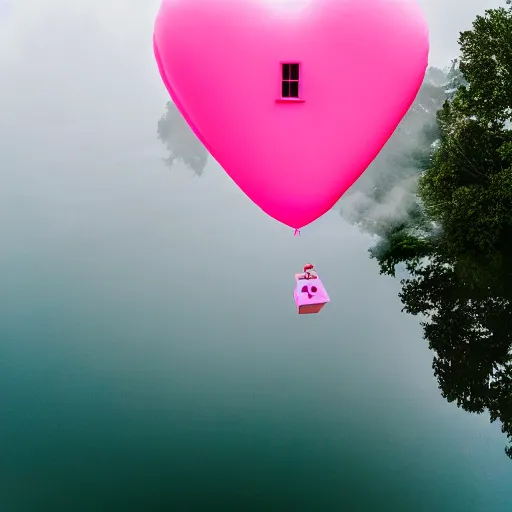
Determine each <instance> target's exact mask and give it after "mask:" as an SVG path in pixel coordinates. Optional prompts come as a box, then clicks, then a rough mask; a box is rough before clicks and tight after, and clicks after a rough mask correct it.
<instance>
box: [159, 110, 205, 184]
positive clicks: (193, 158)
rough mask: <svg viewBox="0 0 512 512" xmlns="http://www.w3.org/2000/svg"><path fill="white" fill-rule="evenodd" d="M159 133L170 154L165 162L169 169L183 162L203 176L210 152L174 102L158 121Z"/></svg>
mask: <svg viewBox="0 0 512 512" xmlns="http://www.w3.org/2000/svg"><path fill="white" fill-rule="evenodd" d="M157 133H158V138H159V139H160V140H161V141H162V142H163V143H164V144H165V145H166V147H167V150H168V151H169V153H170V155H169V157H168V158H167V159H166V160H165V162H166V164H167V165H168V166H169V167H172V165H173V164H174V162H175V161H176V160H181V161H182V162H183V163H184V164H185V165H186V166H188V167H190V168H191V169H192V170H193V171H194V172H195V173H196V174H197V175H198V176H201V175H202V174H203V172H204V168H205V167H206V162H207V160H208V152H207V151H206V149H205V147H204V146H203V144H202V143H201V142H200V141H199V139H198V138H197V137H196V136H195V134H194V132H193V131H192V130H191V129H190V127H189V125H188V124H187V122H186V121H185V119H184V118H183V116H182V115H181V113H180V111H179V110H178V109H177V108H176V106H175V105H174V103H172V101H169V102H168V103H167V105H166V110H165V113H164V114H163V115H162V117H161V118H160V120H159V121H158V128H157Z"/></svg>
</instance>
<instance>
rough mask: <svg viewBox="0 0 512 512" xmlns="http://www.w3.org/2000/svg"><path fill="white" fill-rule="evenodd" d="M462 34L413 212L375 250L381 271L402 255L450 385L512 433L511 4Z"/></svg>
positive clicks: (406, 296) (410, 297) (391, 268)
mask: <svg viewBox="0 0 512 512" xmlns="http://www.w3.org/2000/svg"><path fill="white" fill-rule="evenodd" d="M508 3H509V5H510V2H508ZM459 43H460V46H461V59H460V64H459V63H458V62H457V61H454V62H453V65H452V68H451V70H450V73H449V74H448V83H447V84H446V86H447V87H448V92H449V94H448V99H447V101H446V102H445V103H444V105H443V107H442V109H441V110H440V111H439V112H438V115H437V124H438V129H439V141H438V144H437V145H436V146H435V147H434V149H433V152H432V155H431V156H430V158H429V163H428V165H427V166H426V167H427V168H426V170H425V172H424V173H423V174H422V176H421V178H420V179H419V185H418V197H417V202H416V209H415V210H413V212H414V215H409V216H408V217H407V218H406V219H405V220H404V219H402V220H401V221H400V222H397V223H395V224H394V225H390V226H388V228H387V230H385V231H383V230H381V234H382V233H383V237H382V239H381V241H380V242H379V243H378V244H377V246H375V247H373V248H372V249H371V255H372V257H374V258H376V259H377V260H378V262H379V264H380V267H381V273H386V274H389V275H395V267H396V265H398V264H404V265H405V266H406V268H407V270H408V277H407V278H405V279H403V280H402V281H401V284H402V291H401V293H400V298H401V300H402V303H403V304H404V311H406V312H408V313H410V314H413V315H419V314H421V315H423V316H424V318H425V321H424V322H422V325H423V331H424V337H425V339H426V340H427V341H428V344H429V347H430V348H431V349H432V350H433V351H434V353H435V356H434V360H433V370H434V374H435V376H436V377H437V380H438V383H439V386H440V389H441V392H442V395H443V396H444V397H445V398H446V399H447V400H448V401H450V402H456V403H457V405H458V406H459V407H461V408H463V409H464V410H466V411H468V412H474V413H482V412H484V411H485V410H487V411H488V412H489V413H490V419H491V421H492V422H493V421H496V420H499V421H500V422H501V426H502V431H503V432H504V433H505V434H506V435H507V437H508V439H509V441H511V442H512V266H511V264H510V262H511V261H512V131H511V130H510V129H508V128H507V127H508V125H507V123H510V119H511V113H512V53H511V51H512V8H508V9H502V8H500V9H493V10H488V11H486V12H485V15H484V16H478V17H477V18H476V20H475V22H474V23H473V28H472V30H470V31H466V32H463V33H461V36H460V39H459ZM453 86H455V91H454V90H451V89H453V88H454V87H453ZM450 87H451V89H450ZM505 451H506V453H507V455H508V456H509V457H510V458H512V445H510V446H508V447H507V448H506V449H505Z"/></svg>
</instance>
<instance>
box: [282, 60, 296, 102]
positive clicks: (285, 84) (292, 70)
mask: <svg viewBox="0 0 512 512" xmlns="http://www.w3.org/2000/svg"><path fill="white" fill-rule="evenodd" d="M281 97H283V98H298V97H299V64H298V63H286V64H282V84H281Z"/></svg>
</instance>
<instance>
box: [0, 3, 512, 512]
mask: <svg viewBox="0 0 512 512" xmlns="http://www.w3.org/2000/svg"><path fill="white" fill-rule="evenodd" d="M37 14H38V15H42V14H43V13H42V11H38V12H37ZM66 15H67V16H68V17H70V18H72V19H73V20H74V23H75V25H73V24H72V23H70V25H69V26H62V25H60V24H59V23H58V22H57V21H55V20H54V19H53V18H52V17H51V16H50V15H48V16H47V18H44V22H41V21H39V22H38V23H39V24H37V23H36V21H35V20H36V15H35V14H34V15H33V17H32V18H31V17H30V16H28V17H27V18H26V19H24V22H26V30H29V29H31V28H32V29H34V27H39V32H36V34H39V35H38V36H37V37H36V35H33V36H29V35H27V33H25V35H23V36H21V35H20V34H21V33H20V32H15V31H11V32H10V33H9V34H8V36H9V37H10V38H11V39H9V41H10V42H11V45H12V46H11V48H12V51H11V52H6V51H3V50H2V53H1V54H0V55H1V57H2V60H1V61H0V66H1V67H0V76H2V77H6V76H8V77H9V79H8V80H5V79H4V78H2V79H1V80H0V112H1V113H2V114H1V115H0V180H1V181H0V243H1V251H0V394H1V400H0V406H1V407H0V510H1V511H2V512H25V511H26V512H39V511H42V512H45V511H53V512H60V511H63V512H64V511H65V512H69V511H73V512H81V511H91V512H92V511H95V512H96V511H97V512H103V511H117V510H119V511H124V512H127V511H132V510H133V511H161V510H162V511H164V510H165V511H167V510H173V511H174V510H176V511H184V512H188V511H196V510H198V511H199V510H205V511H213V510H237V511H238V510H240V511H244V512H245V511H252V510H254V511H263V510H265V511H270V510H276V511H284V510H294V511H326V512H331V511H332V512H337V511H342V512H344V511H347V512H352V511H354V512H359V511H364V512H366V511H368V512H370V511H371V512H373V511H388V510H389V511H394V512H398V511H404V512H409V511H417V512H423V511H424V512H444V511H446V512H448V511H449V512H458V511H460V512H488V511H489V512H490V511H493V512H501V511H504V512H505V511H509V510H510V508H511V505H510V504H511V502H512V490H511V489H512V487H511V481H512V462H511V461H510V460H508V459H507V458H506V457H505V455H504V453H503V446H504V441H505V440H504V438H503V436H502V435H501V433H500V432H499V427H498V426H496V425H489V422H488V419H487V417H486V416H481V417H479V416H470V415H467V414H466V413H464V412H462V411H460V410H458V409H457V408H456V407H455V406H454V405H450V404H447V403H446V402H445V400H444V399H443V398H441V396H440V395H439V392H438V389H437V384H436V382H435V379H434V378H433V376H432V370H431V359H432V355H431V354H430V353H429V351H428V349H427V347H426V346H425V343H424V342H423V341H422V339H421V329H420V326H419V325H418V320H417V319H415V318H411V317H408V316H405V315H403V314H401V313H400V309H401V304H400V301H399V299H398V297H397V293H398V291H399V283H398V282H397V281H394V280H391V279H387V278H384V277H380V276H379V274H378V268H377V264H376V263H375V262H374V261H371V260H369V259H368V257H367V252H366V251H367V248H368V247H369V245H370V244H371V240H369V239H368V238H366V237H364V236H363V235H361V234H360V233H359V232H358V231H357V230H355V229H354V228H353V227H350V226H349V225H348V224H346V223H345V222H344V221H343V220H342V219H341V218H340V216H339V215H338V214H337V213H336V212H332V213H331V214H329V215H326V216H325V217H324V218H322V219H321V220H319V221H318V222H317V223H315V224H314V225H313V226H311V227H310V228H308V229H305V230H304V231H303V236H302V237H301V238H294V237H293V236H292V234H293V233H292V231H291V230H290V229H287V228H285V227H283V226H281V225H278V224H277V223H276V222H274V221H272V220H271V219H269V218H267V217H266V216H265V215H263V214H262V213H261V212H260V211H259V210H258V209H257V208H256V207H255V206H254V205H253V204H252V203H251V202H250V201H249V200H248V199H246V198H245V196H243V194H241V193H240V192H239V190H238V189H237V188H236V186H235V185H234V184H233V183H232V182H231V181H230V180H229V179H228V178H227V177H226V176H225V175H224V174H223V172H222V171H221V170H220V169H219V167H218V166H217V164H216V163H215V162H212V161H210V162H209V164H208V166H207V168H206V170H205V173H204V176H203V177H201V178H197V177H195V176H194V175H193V173H192V172H190V171H189V170H187V169H184V168H183V167H180V166H179V165H176V166H175V167H174V168H173V169H172V170H169V169H168V168H166V167H165V166H164V165H163V164H162V163H161V162H160V160H159V158H160V157H162V156H165V155H164V154H163V153H162V148H161V145H160V144H159V142H158V141H157V140H156V134H155V130H156V122H157V121H158V118H159V117H160V115H161V114H162V112H163V110H164V105H165V101H166V100H167V95H166V93H165V91H164V90H163V87H162V85H161V82H160V80H159V77H158V76H157V74H156V67H155V65H154V62H153V60H152V55H151V47H150V45H149V44H147V41H146V39H145V38H146V36H147V34H146V32H144V33H137V34H135V35H134V36H133V40H130V41H129V42H124V41H123V40H122V39H121V38H120V37H117V36H119V35H120V34H121V33H125V32H126V26H125V27H124V31H125V32H122V31H121V30H119V31H118V32H119V33H118V32H116V31H115V30H114V31H110V32H108V33H107V32H106V33H105V34H102V33H101V34H99V35H97V37H96V39H95V42H94V45H92V46H88V45H87V44H86V42H85V41H84V40H82V39H80V40H79V39H77V38H75V39H73V40H74V41H75V45H74V46H73V47H72V48H71V49H70V48H69V47H68V46H66V45H63V44H62V41H63V40H64V38H65V37H68V36H69V37H71V34H72V33H73V30H75V29H76V27H78V26H80V27H85V28H87V27H88V26H89V25H91V24H92V23H93V16H92V14H90V13H89V14H88V11H86V10H85V9H84V12H81V11H78V14H72V13H71V11H69V12H68V11H66ZM73 16H75V17H74V18H73ZM152 16H153V12H148V13H147V18H148V19H147V20H142V23H148V20H150V19H151V18H152ZM19 23H20V24H18V25H15V26H16V28H17V29H18V30H19V29H20V28H21V22H19ZM31 23H32V25H31ZM91 26H92V25H91ZM94 26H95V25H94ZM41 27H43V28H44V29H45V32H44V34H45V37H44V38H41V37H40V36H41V34H42V28H41ZM70 27H71V28H70ZM73 27H75V29H73ZM34 30H35V29H34ZM148 30H150V27H149V29H148ZM139 32H140V31H139ZM4 36H5V34H4ZM4 40H5V41H7V36H5V38H4V39H0V41H1V42H2V43H3V42H4ZM143 41H144V42H143ZM107 42H108V44H107ZM100 44H102V45H104V46H102V48H103V47H104V48H105V49H104V51H103V52H99V53H98V48H99V47H100ZM4 48H5V47H4ZM70 55H72V56H73V58H71V57H70ZM77 76H79V77H82V78H81V79H77V78H76V77H77ZM71 77H74V78H73V79H72V78H71ZM309 261H312V262H314V263H315V264H316V266H317V268H318V270H319V272H320V274H321V276H322V278H323V280H324V282H325V285H326V287H327V289H328V292H329V293H330V295H331V300H332V303H331V304H330V305H329V306H328V307H326V308H325V310H324V311H322V313H321V314H320V315H318V316H310V317H298V316H297V315H296V313H295V309H294V304H293V298H292V290H293V274H294V273H295V272H297V271H298V270H300V268H301V266H302V265H303V264H304V263H306V262H309Z"/></svg>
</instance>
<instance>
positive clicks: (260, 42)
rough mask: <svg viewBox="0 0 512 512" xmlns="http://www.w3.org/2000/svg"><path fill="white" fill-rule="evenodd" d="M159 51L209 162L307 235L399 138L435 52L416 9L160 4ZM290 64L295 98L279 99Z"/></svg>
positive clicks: (196, 0)
mask: <svg viewBox="0 0 512 512" xmlns="http://www.w3.org/2000/svg"><path fill="white" fill-rule="evenodd" d="M154 49H155V56H156V59H157V62H158V66H159V70H160V74H161V76H162V78H163V80H164V83H165V85H166V87H167V89H168V91H169V93H170V95H171V97H172V99H173V101H174V102H175V104H176V106H177V107H178V108H179V109H180V111H181V113H182V114H183V116H184V117H185V119H186V120H187V122H188V123H189V125H190V126H191V128H192V130H193V131H194V132H195V134H196V135H197V136H198V137H199V139H200V140H201V141H202V143H203V144H204V145H205V147H206V148H207V149H208V151H209V152H210V154H211V155H212V156H213V157H214V158H215V159H216V160H217V161H218V162H219V164H220V165H221V166H222V167H223V168H224V170H225V171H226V172H227V173H228V174H229V176H231V178H232V179H233V180H234V181H235V183H236V184H237V185H238V186H239V187H240V188H241V189H242V190H243V191H244V192H245V194H247V196H248V197H249V198H250V199H251V200H252V201H254V202H255V203H256V204H257V205H259V206H260V208H261V209H262V210H263V211H265V212H266V213H267V214H268V215H270V216H271V217H273V218H275V219H277V220H279V221H281V222H283V223H284V224H287V225H288V226H291V227H293V228H301V227H303V226H305V225H307V224H309V223H310V222H312V221H314V220H315V219H317V218H318V217H320V216H321V215H323V214H324V213H325V212H326V211H328V210H329V209H330V208H332V206H333V205H334V204H335V203H336V202H337V201H338V199H339V198H340V197H341V196H342V195H343V193H344V192H345V191H346V190H347V189H348V188H349V187H350V186H351V185H352V184H353V183H354V181H356V180H357V178H358V177H359V176H360V175H361V174H362V173H363V171H364V170H365V169H366V168H367V167H368V165H369V164H370V163H371V161H372V160H373V159H374V158H375V157H376V156H377V154H378V152H379V151H380V150H381V148H382V146H383V145H384V144H385V143H386V141H387V140H388V138H389V137H390V136H391V134H392V133H393V131H394V130H395V128H396V126H397V125H398V123H399V122H400V120H401V119H402V117H403V116H404V115H405V113H406V112H407V110H408V109H409V107H410V106H411V104H412V102H413V101H414V98H415V97H416V94H417V92H418V90H419V88H420V86H421V83H422V81H423V78H424V74H425V71H426V68H427V62H428V50H429V41H428V29H427V25H426V22H425V20H424V18H423V15H422V12H421V10H420V8H419V6H418V5H417V3H416V0H163V3H162V6H161V8H160V12H159V14H158V17H157V20H156V23H155V32H154ZM288 63H293V64H299V78H298V80H299V82H298V88H299V97H298V98H295V97H286V98H282V78H283V76H282V71H283V64H288ZM287 87H288V86H287ZM286 94H287V93H285V95H286ZM293 94H295V92H294V93H292V95H293Z"/></svg>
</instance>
